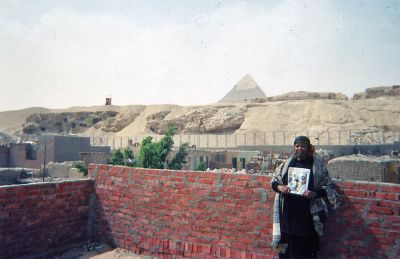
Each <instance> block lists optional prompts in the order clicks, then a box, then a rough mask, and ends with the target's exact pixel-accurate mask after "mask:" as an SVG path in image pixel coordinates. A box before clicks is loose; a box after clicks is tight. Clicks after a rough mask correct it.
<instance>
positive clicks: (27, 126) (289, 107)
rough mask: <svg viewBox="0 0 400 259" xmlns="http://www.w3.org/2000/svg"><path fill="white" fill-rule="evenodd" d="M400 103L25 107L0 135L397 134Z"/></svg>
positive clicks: (2, 125) (4, 120) (0, 118)
mask: <svg viewBox="0 0 400 259" xmlns="http://www.w3.org/2000/svg"><path fill="white" fill-rule="evenodd" d="M399 108H400V98H399V97H380V98H375V99H360V100H344V99H335V100H331V99H318V100H290V101H273V102H264V103H233V104H211V105H202V106H178V105H147V106H145V105H129V106H96V107H71V108H68V109H58V110H51V109H45V108H28V109H23V110H18V111H5V112H0V132H4V133H7V134H17V135H18V134H21V133H22V132H25V133H30V134H37V133H40V132H42V133H43V132H52V133H62V134H63V133H69V134H70V133H74V134H78V135H82V136H109V137H113V136H138V135H144V134H163V133H164V132H165V130H166V129H167V128H168V127H169V126H172V125H174V126H176V127H178V130H179V131H180V132H181V133H190V134H199V133H201V134H207V133H210V134H213V133H228V134H229V133H233V132H244V131H291V132H293V131H297V132H300V131H313V130H352V131H356V130H363V129H374V130H376V131H381V130H383V131H384V132H385V134H386V135H387V136H389V137H390V136H393V135H394V136H396V134H399V132H400V109H399Z"/></svg>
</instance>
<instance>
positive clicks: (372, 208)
mask: <svg viewBox="0 0 400 259" xmlns="http://www.w3.org/2000/svg"><path fill="white" fill-rule="evenodd" d="M369 212H373V213H378V214H383V215H392V214H393V211H392V209H391V208H386V207H379V206H370V207H369Z"/></svg>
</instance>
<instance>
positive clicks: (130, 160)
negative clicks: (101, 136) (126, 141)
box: [123, 147, 136, 167]
mask: <svg viewBox="0 0 400 259" xmlns="http://www.w3.org/2000/svg"><path fill="white" fill-rule="evenodd" d="M123 153H124V164H125V165H126V166H131V167H133V166H135V165H136V161H135V157H134V155H133V150H132V149H131V148H130V147H127V148H125V149H124V151H123Z"/></svg>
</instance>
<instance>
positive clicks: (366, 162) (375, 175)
mask: <svg viewBox="0 0 400 259" xmlns="http://www.w3.org/2000/svg"><path fill="white" fill-rule="evenodd" d="M328 170H329V173H330V175H331V176H332V178H336V179H344V180H356V181H368V182H388V183H400V159H397V158H391V157H389V156H381V157H373V156H366V155H351V156H344V157H338V158H334V159H332V160H330V161H329V162H328Z"/></svg>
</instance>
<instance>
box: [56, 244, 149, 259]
mask: <svg viewBox="0 0 400 259" xmlns="http://www.w3.org/2000/svg"><path fill="white" fill-rule="evenodd" d="M54 258H55V259H89V258H91V259H117V258H118V259H155V258H157V257H154V256H140V255H137V254H134V253H132V252H129V251H127V250H125V249H122V248H116V249H112V248H111V247H110V246H109V245H106V244H97V243H91V244H83V245H81V246H79V247H76V248H73V249H70V250H68V251H67V252H65V253H63V254H61V255H58V256H55V257H54Z"/></svg>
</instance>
